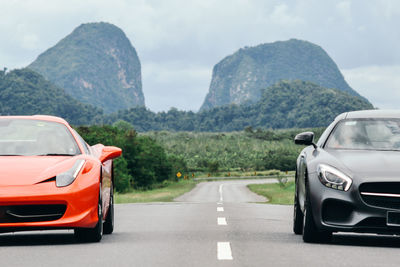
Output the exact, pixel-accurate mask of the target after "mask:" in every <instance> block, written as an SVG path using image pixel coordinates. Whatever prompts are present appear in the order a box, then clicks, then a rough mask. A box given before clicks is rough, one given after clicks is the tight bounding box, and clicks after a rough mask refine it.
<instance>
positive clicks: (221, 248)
mask: <svg viewBox="0 0 400 267" xmlns="http://www.w3.org/2000/svg"><path fill="white" fill-rule="evenodd" d="M217 258H218V260H233V257H232V250H231V245H230V243H229V242H217Z"/></svg>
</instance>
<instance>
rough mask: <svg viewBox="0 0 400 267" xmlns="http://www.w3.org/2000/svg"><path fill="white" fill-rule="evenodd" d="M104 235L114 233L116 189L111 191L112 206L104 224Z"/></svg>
mask: <svg viewBox="0 0 400 267" xmlns="http://www.w3.org/2000/svg"><path fill="white" fill-rule="evenodd" d="M103 227H104V229H103V232H104V234H112V232H113V231H114V189H113V187H111V190H110V206H109V207H108V214H107V217H106V221H105V222H104V226H103Z"/></svg>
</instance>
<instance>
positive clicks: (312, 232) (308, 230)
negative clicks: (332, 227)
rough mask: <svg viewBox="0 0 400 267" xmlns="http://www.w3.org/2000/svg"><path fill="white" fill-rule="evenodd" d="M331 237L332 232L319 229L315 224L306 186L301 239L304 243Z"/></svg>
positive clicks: (316, 241)
mask: <svg viewBox="0 0 400 267" xmlns="http://www.w3.org/2000/svg"><path fill="white" fill-rule="evenodd" d="M331 239H332V232H329V231H319V230H318V228H317V226H316V225H315V221H314V217H313V213H312V208H311V201H310V196H309V192H308V190H307V188H306V201H305V203H304V216H303V241H304V242H306V243H319V242H321V243H326V242H329V241H330V240H331Z"/></svg>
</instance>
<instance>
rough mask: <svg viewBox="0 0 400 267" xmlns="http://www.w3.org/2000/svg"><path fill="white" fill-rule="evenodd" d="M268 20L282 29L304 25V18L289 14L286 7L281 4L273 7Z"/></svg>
mask: <svg viewBox="0 0 400 267" xmlns="http://www.w3.org/2000/svg"><path fill="white" fill-rule="evenodd" d="M270 18H271V22H272V23H274V24H276V25H279V26H284V27H287V26H289V27H292V26H297V25H299V24H304V23H305V20H304V18H302V17H299V16H296V15H294V14H290V13H289V7H288V5H287V4H282V3H281V4H278V5H276V6H275V7H274V10H273V11H272V14H271V16H270Z"/></svg>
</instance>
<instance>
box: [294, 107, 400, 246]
mask: <svg viewBox="0 0 400 267" xmlns="http://www.w3.org/2000/svg"><path fill="white" fill-rule="evenodd" d="M313 139H314V134H313V133H312V132H304V133H300V134H298V135H297V136H296V137H295V143H296V144H300V145H307V147H306V148H304V149H303V150H302V151H301V153H300V155H299V157H298V159H297V165H296V191H295V201H294V216H293V231H294V232H295V233H296V234H303V240H304V241H305V242H325V241H329V240H330V239H331V237H332V232H339V231H340V232H365V233H378V234H384V233H385V234H400V111H382V110H367V111H355V112H348V113H343V114H340V115H339V116H337V117H336V119H335V120H334V122H332V123H331V124H330V125H329V126H328V128H327V129H326V130H325V131H324V132H323V134H322V135H321V137H320V138H319V140H318V143H316V144H315V143H314V142H313Z"/></svg>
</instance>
